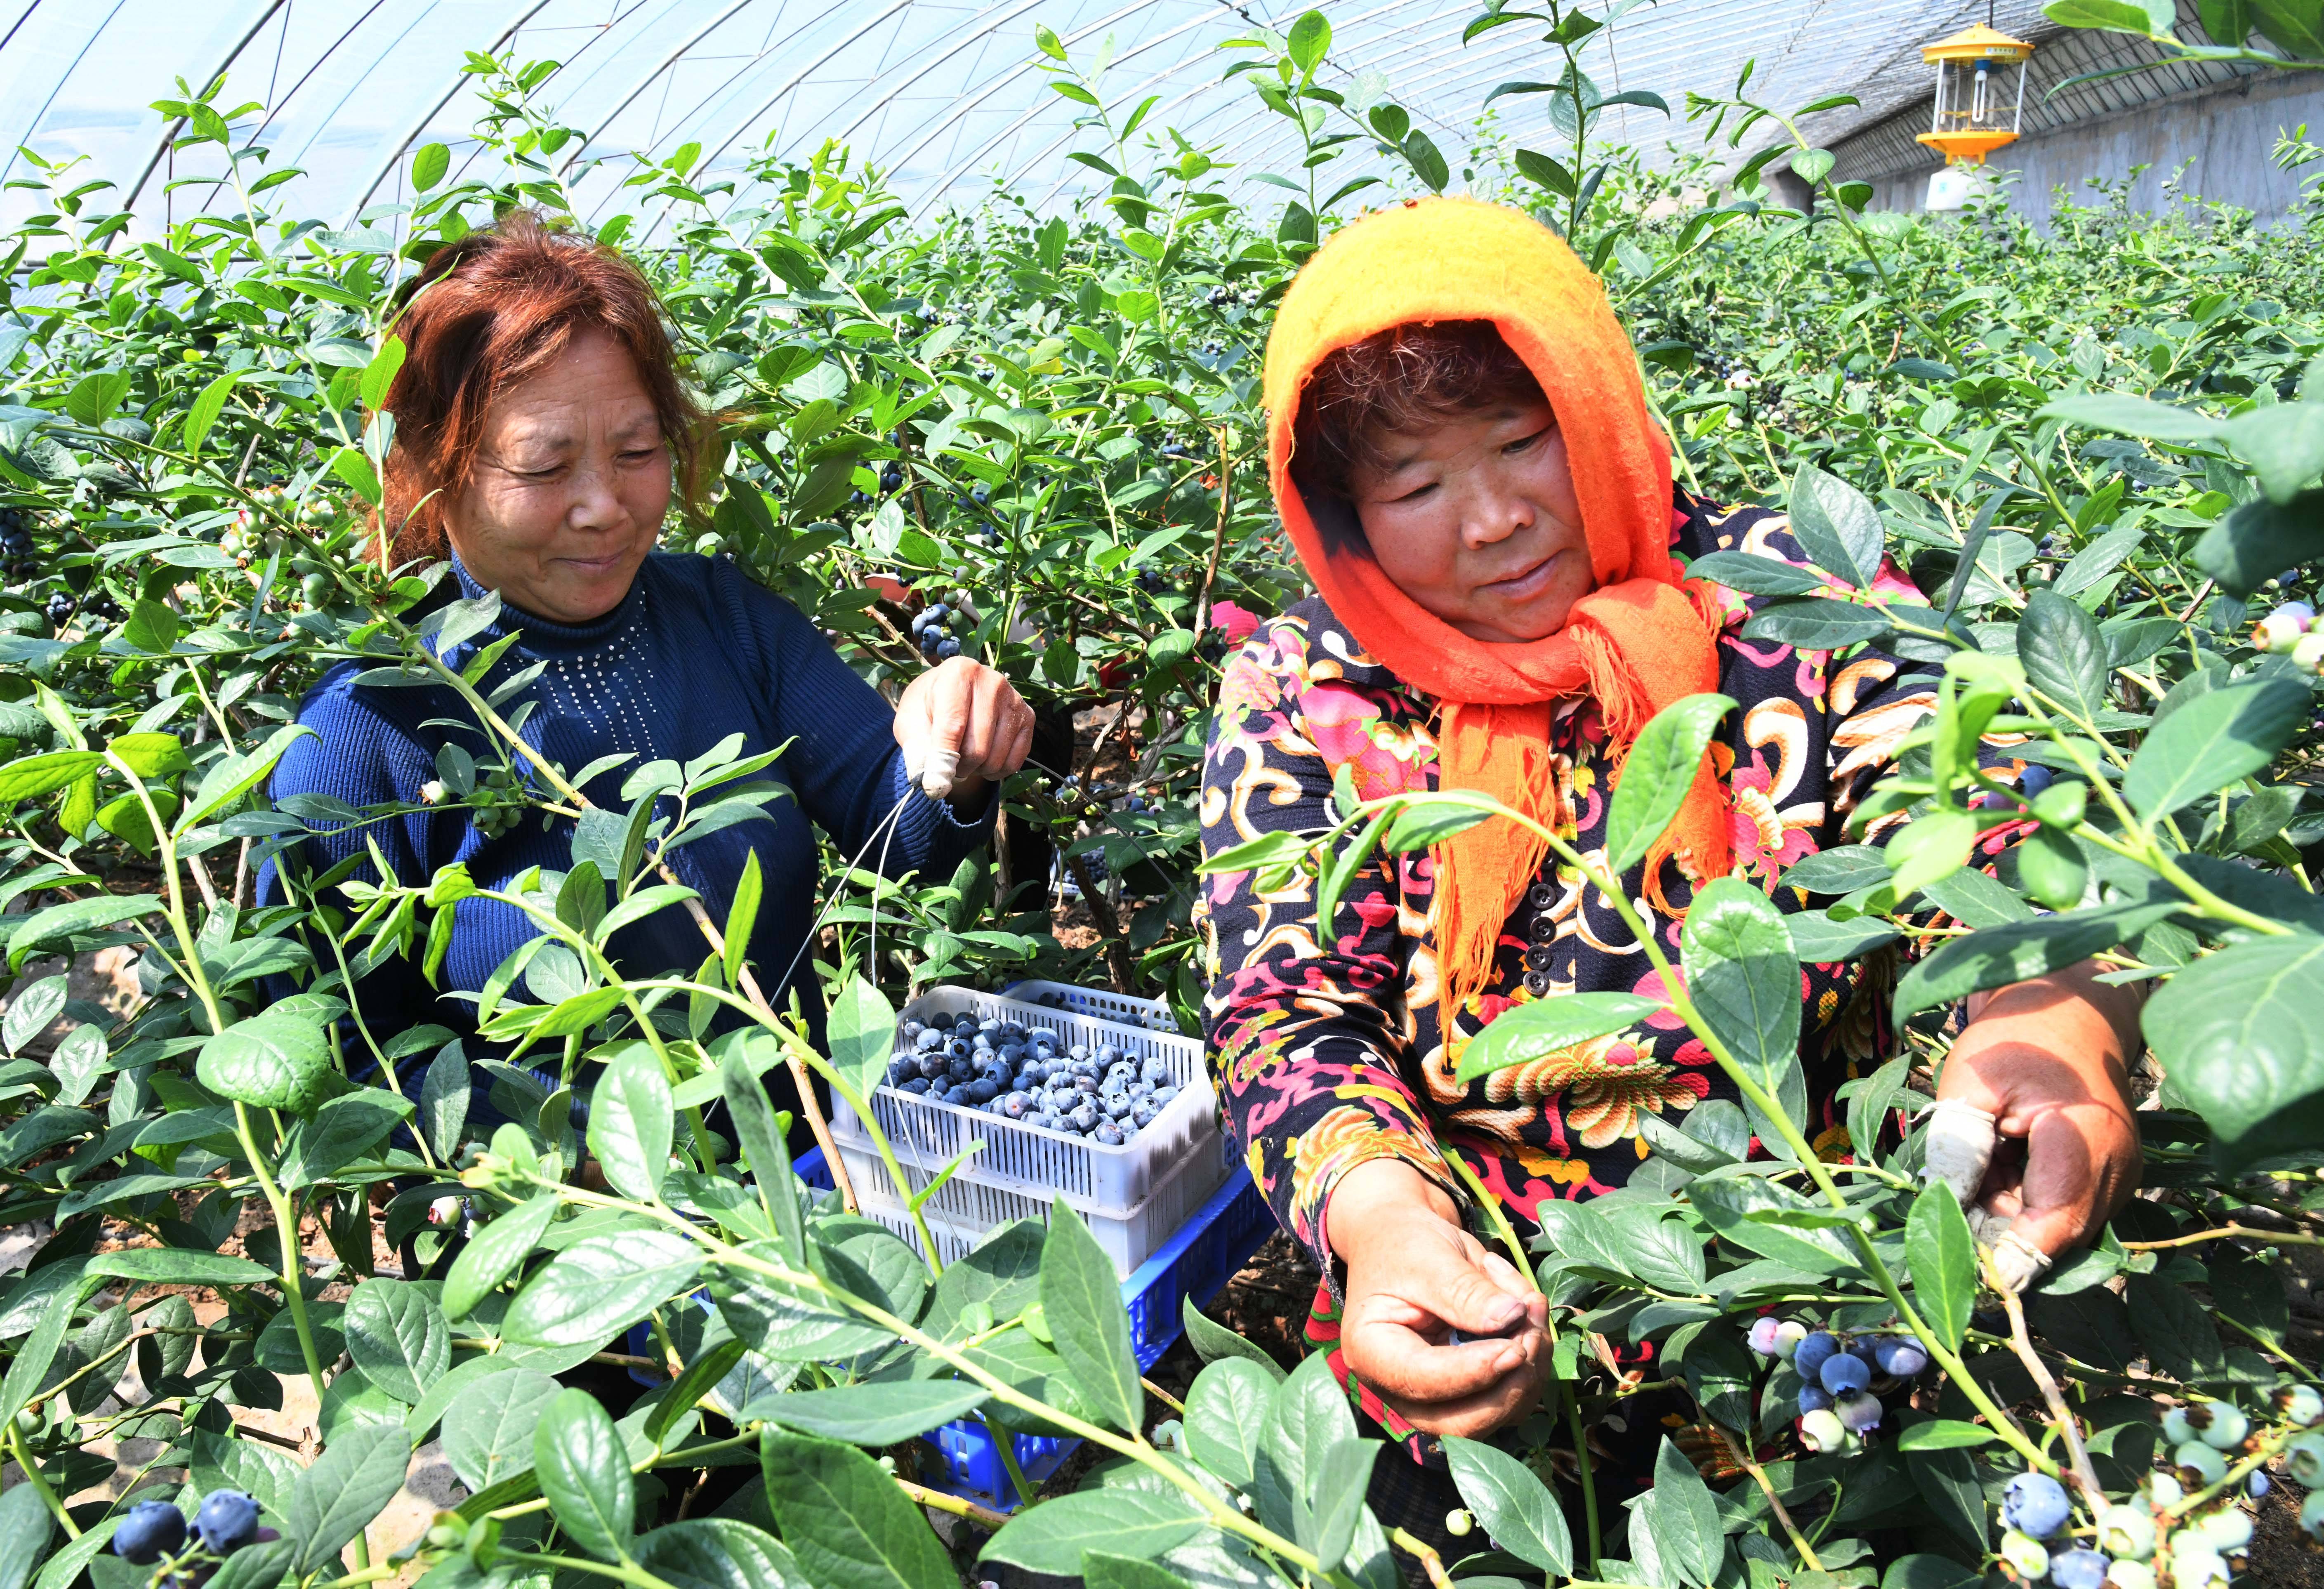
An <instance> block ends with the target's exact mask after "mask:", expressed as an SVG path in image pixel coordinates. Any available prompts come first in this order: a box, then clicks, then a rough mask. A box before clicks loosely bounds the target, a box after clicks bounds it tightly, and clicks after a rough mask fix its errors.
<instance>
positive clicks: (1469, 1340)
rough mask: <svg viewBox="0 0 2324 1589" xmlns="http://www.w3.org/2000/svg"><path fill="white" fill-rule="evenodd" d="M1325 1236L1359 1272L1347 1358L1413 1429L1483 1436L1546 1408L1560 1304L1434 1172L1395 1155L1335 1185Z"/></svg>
mask: <svg viewBox="0 0 2324 1589" xmlns="http://www.w3.org/2000/svg"><path fill="white" fill-rule="evenodd" d="M1324 1233H1325V1235H1326V1236H1327V1237H1328V1239H1329V1240H1330V1242H1331V1244H1332V1250H1333V1252H1336V1253H1338V1254H1339V1255H1340V1258H1341V1259H1342V1261H1344V1262H1345V1263H1346V1264H1347V1266H1348V1283H1347V1307H1346V1308H1345V1309H1344V1310H1343V1312H1342V1316H1341V1322H1340V1353H1341V1355H1342V1357H1343V1358H1344V1359H1345V1360H1346V1362H1347V1364H1348V1367H1349V1368H1350V1369H1351V1370H1353V1371H1354V1372H1355V1374H1356V1376H1357V1377H1358V1378H1359V1379H1360V1380H1361V1381H1363V1382H1364V1383H1365V1384H1366V1385H1368V1386H1369V1387H1370V1388H1371V1390H1373V1392H1374V1393H1375V1394H1377V1395H1378V1396H1379V1398H1380V1400H1383V1401H1385V1402H1387V1403H1388V1406H1390V1407H1391V1408H1393V1409H1396V1411H1397V1415H1398V1416H1399V1417H1401V1418H1404V1419H1405V1421H1406V1422H1407V1423H1409V1424H1411V1425H1412V1426H1413V1427H1416V1428H1419V1429H1425V1430H1426V1431H1427V1432H1429V1433H1430V1434H1436V1435H1462V1436H1470V1437H1474V1436H1479V1435H1483V1434H1486V1433H1488V1432H1489V1431H1491V1430H1493V1429H1496V1428H1499V1427H1500V1426H1502V1425H1503V1424H1506V1423H1510V1422H1513V1421H1515V1420H1516V1419H1517V1418H1523V1417H1524V1416H1525V1415H1526V1414H1527V1413H1529V1412H1531V1411H1532V1410H1533V1409H1534V1408H1535V1406H1536V1405H1538V1404H1539V1402H1540V1400H1541V1395H1542V1390H1543V1389H1544V1388H1545V1386H1546V1385H1547V1384H1548V1382H1549V1375H1550V1369H1551V1362H1550V1352H1549V1337H1548V1335H1547V1334H1546V1333H1545V1329H1544V1327H1543V1326H1544V1324H1545V1320H1546V1318H1547V1314H1548V1305H1547V1303H1546V1302H1545V1300H1544V1298H1542V1296H1541V1293H1540V1292H1538V1291H1536V1290H1535V1289H1533V1287H1531V1286H1530V1285H1528V1284H1526V1277H1525V1276H1524V1275H1522V1274H1520V1273H1518V1272H1517V1270H1516V1269H1515V1268H1514V1267H1513V1266H1512V1265H1511V1264H1510V1263H1509V1262H1508V1260H1507V1259H1505V1258H1502V1257H1500V1256H1499V1255H1498V1254H1496V1253H1494V1252H1489V1251H1487V1249H1486V1248H1485V1246H1484V1244H1483V1243H1480V1242H1479V1241H1478V1240H1477V1239H1476V1238H1475V1237H1473V1236H1471V1235H1470V1234H1469V1233H1468V1232H1467V1231H1465V1230H1463V1229H1462V1227H1461V1221H1460V1215H1459V1212H1458V1210H1457V1209H1456V1208H1455V1207H1454V1206H1453V1203H1452V1199H1451V1198H1450V1197H1448V1196H1445V1194H1444V1192H1443V1190H1442V1189H1441V1188H1440V1187H1437V1186H1435V1185H1434V1183H1433V1182H1431V1181H1430V1180H1429V1179H1428V1178H1426V1177H1425V1176H1424V1175H1422V1174H1421V1173H1420V1172H1419V1171H1418V1170H1416V1169H1413V1168H1412V1167H1411V1166H1410V1165H1408V1164H1404V1163H1400V1162H1398V1161H1397V1160H1395V1159H1374V1160H1371V1161H1370V1162H1368V1163H1365V1164H1360V1165H1358V1166H1357V1167H1356V1168H1355V1169H1351V1170H1350V1171H1348V1172H1347V1174H1346V1175H1344V1176H1342V1178H1340V1180H1339V1182H1338V1184H1337V1185H1335V1186H1334V1187H1333V1188H1332V1195H1331V1198H1330V1200H1329V1203H1328V1205H1327V1206H1326V1209H1325V1214H1324ZM1456 1330H1457V1331H1459V1332H1460V1334H1461V1335H1462V1336H1463V1337H1465V1339H1463V1340H1462V1341H1461V1342H1459V1343H1458V1344H1455V1343H1454V1341H1453V1340H1452V1334H1453V1332H1454V1331H1456Z"/></svg>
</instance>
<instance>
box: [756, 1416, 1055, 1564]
mask: <svg viewBox="0 0 2324 1589" xmlns="http://www.w3.org/2000/svg"><path fill="white" fill-rule="evenodd" d="M759 1464H760V1469H761V1473H762V1474H764V1476H765V1479H766V1486H767V1488H766V1496H767V1505H768V1507H769V1509H770V1510H772V1511H773V1513H774V1514H775V1522H776V1524H777V1526H778V1527H779V1528H780V1529H781V1530H782V1536H783V1542H784V1543H785V1544H786V1545H788V1546H789V1547H790V1548H791V1553H792V1554H793V1555H794V1556H796V1557H798V1563H799V1566H800V1568H801V1569H802V1571H803V1572H804V1574H805V1575H806V1579H807V1582H808V1583H810V1584H829V1585H832V1586H833V1589H958V1585H959V1583H960V1576H959V1575H958V1574H956V1573H954V1571H953V1568H952V1560H951V1558H950V1557H948V1556H946V1555H945V1548H944V1547H943V1546H941V1545H939V1544H938V1543H936V1535H935V1534H934V1533H932V1532H930V1531H929V1529H928V1523H927V1518H925V1517H924V1516H922V1515H921V1513H920V1510H919V1509H918V1507H916V1506H914V1505H913V1504H912V1503H911V1502H910V1501H907V1500H905V1499H904V1492H902V1491H900V1490H899V1489H897V1488H896V1482H895V1481H894V1480H893V1479H891V1478H890V1477H889V1476H888V1475H887V1474H885V1473H883V1472H881V1468H880V1464H878V1463H876V1462H874V1461H872V1460H871V1458H870V1457H868V1456H866V1455H863V1453H862V1452H861V1451H858V1450H856V1449H855V1448H854V1447H853V1446H843V1445H841V1444H840V1443H839V1442H838V1441H836V1440H823V1439H817V1438H816V1437H813V1436H809V1435H790V1434H785V1433H782V1432H781V1431H779V1430H776V1429H770V1430H768V1431H767V1432H766V1434H765V1436H764V1437H762V1439H761V1442H760V1446H759ZM1072 1499H1074V1497H1071V1496H1063V1497H1060V1498H1059V1499H1058V1501H1049V1502H1047V1503H1046V1504H1044V1505H1041V1506H1037V1507H1035V1508H1034V1509H1032V1510H1031V1511H1030V1512H1028V1514H1027V1515H1028V1516H1032V1517H1037V1516H1039V1515H1040V1514H1041V1513H1043V1512H1046V1511H1047V1510H1049V1509H1050V1507H1052V1506H1056V1505H1058V1504H1060V1503H1061V1502H1062V1501H1068V1500H1072ZM1002 1531H1003V1532H1004V1533H1005V1532H1006V1531H1007V1530H1005V1529H1004V1530H1002ZM998 1543H999V1537H998V1536H996V1537H995V1538H994V1540H993V1541H992V1542H991V1543H989V1544H987V1545H986V1547H985V1550H986V1551H987V1553H991V1551H992V1549H993V1546H994V1545H996V1544H998ZM1080 1559H1081V1558H1080V1556H1079V1554H1078V1553H1076V1554H1075V1556H1074V1560H1075V1561H1076V1562H1078V1561H1079V1560H1080Z"/></svg>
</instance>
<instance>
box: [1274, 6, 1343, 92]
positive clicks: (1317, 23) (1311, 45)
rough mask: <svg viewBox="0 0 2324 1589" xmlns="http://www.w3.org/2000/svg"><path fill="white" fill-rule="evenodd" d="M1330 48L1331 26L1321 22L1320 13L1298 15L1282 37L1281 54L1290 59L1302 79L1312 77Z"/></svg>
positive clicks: (1310, 12)
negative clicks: (1289, 29)
mask: <svg viewBox="0 0 2324 1589" xmlns="http://www.w3.org/2000/svg"><path fill="white" fill-rule="evenodd" d="M1331 47H1332V24H1331V23H1328V22H1326V21H1324V20H1323V13H1322V12H1320V11H1308V12H1303V13H1301V14H1300V17H1299V20H1298V21H1296V22H1295V23H1292V24H1291V31H1290V32H1288V33H1286V34H1285V35H1284V51H1283V52H1284V53H1285V54H1286V55H1288V56H1290V57H1291V64H1292V65H1294V66H1296V67H1297V68H1298V69H1299V71H1300V75H1302V76H1303V77H1310V78H1312V77H1314V75H1315V69H1316V68H1317V67H1318V66H1321V65H1322V64H1323V52H1324V51H1327V50H1329V49H1330V48H1331Z"/></svg>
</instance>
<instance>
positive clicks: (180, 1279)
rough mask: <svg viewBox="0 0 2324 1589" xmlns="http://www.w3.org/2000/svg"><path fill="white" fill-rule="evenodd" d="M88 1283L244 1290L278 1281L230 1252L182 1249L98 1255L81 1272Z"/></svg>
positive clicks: (130, 1250) (259, 1265) (135, 1249)
mask: <svg viewBox="0 0 2324 1589" xmlns="http://www.w3.org/2000/svg"><path fill="white" fill-rule="evenodd" d="M81 1275H82V1278H83V1279H85V1280H128V1281H130V1282H131V1283H132V1284H134V1285H140V1286H247V1285H251V1284H254V1283H261V1284H263V1283H264V1282H266V1281H269V1280H277V1279H279V1278H280V1277H279V1276H277V1275H276V1274H275V1272H274V1271H273V1270H271V1269H268V1268H267V1267H266V1266H265V1265H264V1264H263V1263H253V1262H252V1261H250V1260H249V1259H247V1258H237V1257H235V1255H234V1254H233V1253H231V1252H190V1251H189V1250H188V1249H186V1248H183V1247H124V1248H120V1249H118V1250H116V1251H115V1252H100V1253H98V1254H97V1256H95V1257H94V1258H91V1259H90V1260H89V1261H88V1266H87V1267H86V1268H84V1269H83V1270H81Z"/></svg>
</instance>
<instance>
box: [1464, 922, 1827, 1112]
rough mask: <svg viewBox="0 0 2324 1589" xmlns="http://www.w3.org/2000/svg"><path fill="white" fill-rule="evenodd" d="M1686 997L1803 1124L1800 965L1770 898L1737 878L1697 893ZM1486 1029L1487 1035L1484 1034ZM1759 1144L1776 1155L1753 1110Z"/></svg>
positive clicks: (1684, 947) (1683, 941)
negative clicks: (1800, 1050) (1767, 1147)
mask: <svg viewBox="0 0 2324 1589" xmlns="http://www.w3.org/2000/svg"><path fill="white" fill-rule="evenodd" d="M1679 947H1680V952H1681V954H1682V956H1683V959H1684V965H1685V971H1686V988H1687V995H1688V996H1689V997H1690V998H1692V1000H1693V1001H1694V1003H1695V1006H1696V1008H1697V1009H1699V1010H1700V1011H1701V1012H1702V1016H1703V1019H1704V1020H1705V1021H1709V1022H1710V1024H1711V1030H1714V1031H1716V1032H1718V1033H1719V1035H1720V1037H1721V1038H1723V1039H1726V1042H1727V1045H1728V1047H1729V1049H1732V1050H1733V1052H1734V1055H1735V1058H1736V1060H1737V1061H1738V1063H1739V1064H1740V1065H1741V1066H1742V1067H1743V1069H1744V1071H1745V1073H1746V1074H1748V1076H1750V1077H1751V1079H1752V1081H1753V1082H1755V1083H1756V1084H1757V1086H1759V1087H1760V1088H1762V1089H1763V1090H1764V1091H1765V1092H1766V1095H1767V1096H1768V1097H1770V1098H1772V1099H1774V1100H1775V1103H1776V1104H1778V1105H1780V1106H1781V1107H1782V1109H1783V1111H1784V1113H1786V1114H1788V1115H1789V1116H1790V1117H1791V1119H1792V1123H1793V1124H1794V1125H1798V1126H1802V1127H1803V1128H1804V1126H1805V1124H1806V1122H1807V1120H1808V1113H1807V1111H1808V1086H1807V1076H1806V1074H1805V1072H1803V1070H1802V1069H1801V1068H1800V1058H1799V1044H1800V963H1799V958H1798V956H1797V955H1795V954H1794V951H1793V948H1792V935H1791V929H1790V928H1788V927H1786V926H1785V925H1784V917H1783V913H1782V912H1781V911H1779V910H1776V909H1775V904H1774V902H1773V901H1770V900H1769V899H1768V898H1767V896H1766V894H1764V893H1762V892H1759V890H1758V888H1757V886H1756V885H1754V884H1752V883H1748V882H1744V881H1743V879H1741V878H1740V877H1722V878H1719V879H1717V880H1716V881H1714V882H1711V884H1710V885H1709V886H1708V887H1705V888H1703V889H1702V890H1701V891H1700V892H1697V893H1696V894H1695V896H1694V902H1693V904H1692V905H1691V906H1689V907H1688V908H1687V913H1686V923H1685V926H1684V927H1683V928H1682V930H1681V933H1680V937H1679ZM1488 1030H1489V1029H1488ZM1752 1114H1753V1118H1754V1122H1755V1123H1757V1125H1758V1126H1759V1135H1760V1140H1761V1141H1766V1142H1767V1143H1769V1144H1770V1146H1771V1147H1774V1148H1775V1150H1776V1151H1779V1152H1780V1151H1782V1149H1781V1147H1780V1146H1779V1145H1778V1144H1780V1141H1781V1138H1780V1137H1779V1136H1778V1135H1777V1133H1776V1132H1775V1130H1774V1122H1771V1121H1767V1120H1766V1119H1765V1118H1764V1117H1762V1116H1761V1115H1760V1114H1759V1113H1758V1110H1757V1105H1753V1106H1752Z"/></svg>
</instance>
